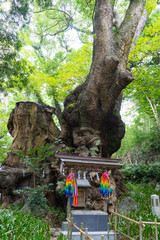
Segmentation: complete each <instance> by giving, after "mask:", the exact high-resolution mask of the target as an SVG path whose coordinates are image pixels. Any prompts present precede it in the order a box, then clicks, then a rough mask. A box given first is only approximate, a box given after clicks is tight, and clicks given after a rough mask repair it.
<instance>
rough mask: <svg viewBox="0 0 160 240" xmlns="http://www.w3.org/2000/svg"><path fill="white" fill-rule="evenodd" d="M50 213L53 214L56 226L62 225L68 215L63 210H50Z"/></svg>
mask: <svg viewBox="0 0 160 240" xmlns="http://www.w3.org/2000/svg"><path fill="white" fill-rule="evenodd" d="M49 211H50V213H51V214H52V217H53V222H54V224H61V223H62V221H65V219H66V214H65V213H64V212H63V210H62V208H49Z"/></svg>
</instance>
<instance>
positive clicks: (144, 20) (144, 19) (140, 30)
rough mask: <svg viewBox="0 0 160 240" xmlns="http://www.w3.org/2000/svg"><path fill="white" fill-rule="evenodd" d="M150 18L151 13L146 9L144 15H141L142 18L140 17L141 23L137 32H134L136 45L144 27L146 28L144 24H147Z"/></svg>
mask: <svg viewBox="0 0 160 240" xmlns="http://www.w3.org/2000/svg"><path fill="white" fill-rule="evenodd" d="M148 18H149V14H148V12H147V10H144V13H143V15H142V16H141V19H140V21H139V23H138V26H137V29H136V32H135V34H134V42H133V44H134V45H136V43H137V40H138V38H139V36H140V34H141V32H142V31H143V28H144V26H145V24H146V22H147V20H148Z"/></svg>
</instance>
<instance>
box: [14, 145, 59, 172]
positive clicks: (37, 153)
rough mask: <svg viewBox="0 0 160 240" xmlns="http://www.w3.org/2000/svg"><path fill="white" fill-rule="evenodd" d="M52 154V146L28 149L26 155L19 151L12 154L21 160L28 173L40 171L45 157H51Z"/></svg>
mask: <svg viewBox="0 0 160 240" xmlns="http://www.w3.org/2000/svg"><path fill="white" fill-rule="evenodd" d="M54 152H55V150H53V145H51V144H46V145H45V146H42V147H36V148H33V149H29V150H27V151H26V154H24V153H23V152H22V151H20V150H19V151H17V152H14V153H16V155H18V156H19V157H21V158H22V159H23V161H24V163H25V164H26V166H27V167H28V168H29V170H30V171H39V170H41V169H42V162H43V161H44V160H45V159H46V158H47V157H49V156H51V155H53V154H54Z"/></svg>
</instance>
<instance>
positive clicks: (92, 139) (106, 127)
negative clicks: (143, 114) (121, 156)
mask: <svg viewBox="0 0 160 240" xmlns="http://www.w3.org/2000/svg"><path fill="white" fill-rule="evenodd" d="M113 4H114V1H110V0H97V1H96V5H95V17H94V43H93V58H92V65H91V68H90V72H89V74H88V76H87V79H86V81H85V82H84V84H82V85H81V86H79V87H78V88H76V89H75V91H73V92H72V93H71V94H70V95H69V96H67V98H66V99H65V103H64V112H63V116H62V119H63V120H62V131H61V135H60V137H61V138H62V139H63V140H64V141H65V142H66V143H67V144H69V145H71V146H74V147H75V148H76V149H77V150H76V153H77V154H78V155H84V156H88V155H91V156H93V155H100V156H106V157H110V156H111V155H112V154H113V153H114V152H116V151H117V150H118V149H119V147H120V144H121V139H122V138H123V136H124V133H125V125H124V123H123V122H122V120H121V117H120V114H119V111H120V105H121V99H122V94H121V93H122V90H123V89H124V88H125V87H126V86H127V85H128V84H129V83H130V82H131V81H132V80H133V77H132V75H131V73H130V72H129V71H128V70H127V61H128V54H129V51H130V48H131V45H132V40H133V38H134V34H135V31H136V28H137V25H138V22H139V20H140V18H141V15H142V13H143V10H144V4H145V1H144V0H132V1H130V5H129V7H128V10H127V12H126V15H125V18H124V20H123V22H122V23H121V25H120V27H119V28H118V29H116V31H115V29H113Z"/></svg>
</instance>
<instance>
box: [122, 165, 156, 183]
mask: <svg viewBox="0 0 160 240" xmlns="http://www.w3.org/2000/svg"><path fill="white" fill-rule="evenodd" d="M121 172H122V173H123V177H124V180H125V181H126V182H128V181H131V182H137V183H143V182H144V183H149V182H154V183H156V182H160V162H155V163H150V164H144V163H142V164H141V163H139V164H130V165H129V164H126V165H124V166H123V168H122V169H121Z"/></svg>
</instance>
